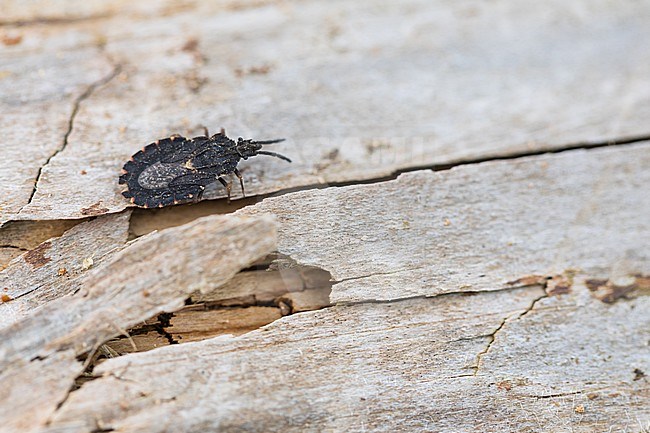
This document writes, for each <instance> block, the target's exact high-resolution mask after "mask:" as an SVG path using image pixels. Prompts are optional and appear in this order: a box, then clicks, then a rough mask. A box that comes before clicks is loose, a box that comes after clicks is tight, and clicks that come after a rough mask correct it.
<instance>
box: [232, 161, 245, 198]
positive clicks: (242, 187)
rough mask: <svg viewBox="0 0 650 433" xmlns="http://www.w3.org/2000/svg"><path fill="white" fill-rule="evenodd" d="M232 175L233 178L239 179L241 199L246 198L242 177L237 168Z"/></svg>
mask: <svg viewBox="0 0 650 433" xmlns="http://www.w3.org/2000/svg"><path fill="white" fill-rule="evenodd" d="M233 173H235V176H237V177H238V178H239V184H240V185H241V195H242V196H243V197H246V193H245V192H244V178H243V177H242V175H241V173H240V172H239V170H237V168H235V171H234V172H233Z"/></svg>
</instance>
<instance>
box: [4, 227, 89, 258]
mask: <svg viewBox="0 0 650 433" xmlns="http://www.w3.org/2000/svg"><path fill="white" fill-rule="evenodd" d="M84 221H88V218H84V219H78V220H49V221H8V222H7V223H5V224H4V225H3V226H2V227H0V270H2V269H4V268H5V267H6V266H7V265H8V264H9V262H10V261H11V260H13V259H14V258H16V257H18V256H19V255H21V254H23V253H24V252H26V251H29V250H32V249H34V248H36V247H37V246H39V245H40V244H41V243H43V242H45V241H46V240H48V239H51V238H55V237H59V236H61V235H62V234H63V233H64V232H66V231H67V230H69V229H71V228H72V227H74V226H76V225H77V224H81V223H82V222H84Z"/></svg>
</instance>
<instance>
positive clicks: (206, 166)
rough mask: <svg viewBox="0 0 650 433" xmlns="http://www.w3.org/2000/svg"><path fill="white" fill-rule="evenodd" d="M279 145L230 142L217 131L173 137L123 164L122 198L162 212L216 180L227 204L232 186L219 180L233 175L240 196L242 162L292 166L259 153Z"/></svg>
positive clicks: (193, 199)
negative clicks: (265, 160)
mask: <svg viewBox="0 0 650 433" xmlns="http://www.w3.org/2000/svg"><path fill="white" fill-rule="evenodd" d="M281 141H284V138H281V139H277V140H263V141H253V140H244V139H243V138H242V137H239V138H238V139H237V141H234V140H232V139H230V138H228V137H226V132H225V131H224V129H223V128H222V129H221V132H219V133H218V134H215V135H213V136H212V137H210V135H209V134H208V130H207V128H205V135H203V136H199V137H194V138H185V137H181V136H180V135H172V136H171V137H169V138H164V139H162V140H158V141H156V142H154V143H151V144H149V145H148V146H146V147H145V148H143V149H142V150H140V151H139V152H137V153H136V154H135V155H133V156H132V157H131V159H130V160H129V161H127V162H126V164H124V168H123V169H122V175H121V176H120V179H119V183H120V184H126V186H127V188H128V189H127V190H126V191H124V192H123V193H122V195H123V196H124V197H126V198H129V199H131V203H134V204H136V205H138V206H142V207H145V208H150V207H165V206H170V205H172V204H180V203H189V202H197V201H199V200H201V197H202V195H203V192H204V190H205V188H206V186H208V185H209V184H211V183H213V182H216V181H219V182H221V184H222V185H223V186H224V187H226V192H227V193H228V200H230V191H231V189H232V182H228V181H227V180H226V179H225V178H224V176H228V175H231V174H234V175H235V176H237V177H238V178H239V183H240V185H241V191H242V195H243V196H244V197H245V196H246V195H245V192H244V179H243V177H242V175H241V173H240V172H239V170H237V164H238V163H239V161H240V160H241V159H248V158H250V157H251V156H256V155H269V156H275V157H276V158H280V159H283V160H285V161H287V162H291V160H290V159H289V158H287V157H286V156H284V155H280V154H279V153H275V152H269V151H266V150H262V146H263V145H265V144H273V143H279V142H281Z"/></svg>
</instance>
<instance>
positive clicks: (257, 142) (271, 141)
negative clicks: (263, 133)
mask: <svg viewBox="0 0 650 433" xmlns="http://www.w3.org/2000/svg"><path fill="white" fill-rule="evenodd" d="M284 140H285V139H284V138H278V139H277V140H262V141H252V142H251V143H253V144H273V143H279V142H281V141H284Z"/></svg>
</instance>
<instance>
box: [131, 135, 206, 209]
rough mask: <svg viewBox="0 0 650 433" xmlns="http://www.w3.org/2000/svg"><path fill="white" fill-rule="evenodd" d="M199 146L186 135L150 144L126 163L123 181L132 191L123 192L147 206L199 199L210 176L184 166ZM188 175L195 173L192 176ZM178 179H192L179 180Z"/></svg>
mask: <svg viewBox="0 0 650 433" xmlns="http://www.w3.org/2000/svg"><path fill="white" fill-rule="evenodd" d="M195 147H196V146H195V143H194V142H193V141H191V140H187V139H185V138H183V137H171V138H166V139H164V140H160V141H158V142H156V143H152V144H150V145H148V146H146V147H145V148H144V149H142V150H141V151H139V152H138V153H136V154H135V155H133V157H132V158H131V160H129V161H127V163H126V164H124V168H123V170H122V173H123V174H122V175H121V176H120V179H119V183H120V184H126V185H127V187H128V191H125V192H123V193H122V195H123V196H124V197H127V198H130V199H131V202H132V203H134V204H136V205H138V206H144V207H163V206H169V205H171V204H175V203H186V202H191V201H194V200H196V198H197V196H198V195H199V194H200V193H201V192H202V187H201V186H202V184H204V183H206V182H205V181H206V180H207V179H205V180H204V179H202V176H198V178H197V176H193V173H192V171H191V170H190V169H188V168H187V167H185V166H184V162H185V159H186V158H187V157H189V154H191V152H192V151H193V150H194V148H195ZM170 161H173V162H170ZM188 175H189V176H193V177H190V178H188ZM195 178H196V179H195ZM178 179H185V180H188V182H178ZM197 180H198V182H197Z"/></svg>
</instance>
